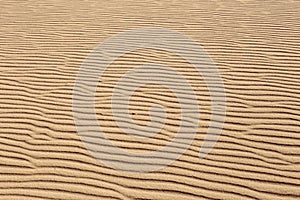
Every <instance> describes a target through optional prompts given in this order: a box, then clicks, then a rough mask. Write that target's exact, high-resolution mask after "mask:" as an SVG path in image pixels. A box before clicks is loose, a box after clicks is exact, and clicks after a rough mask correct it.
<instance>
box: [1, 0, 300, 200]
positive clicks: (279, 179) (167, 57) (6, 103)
mask: <svg viewBox="0 0 300 200" xmlns="http://www.w3.org/2000/svg"><path fill="white" fill-rule="evenodd" d="M0 3H1V4H0V5H1V8H0V144H1V145H0V173H1V175H0V199H13V200H14V199H72V200H73V199H84V200H85V199H124V200H125V199H137V200H138V199H165V200H167V199H168V200H173V199H178V200H193V199H226V200H229V199H230V200H231V199H269V200H276V199H278V200H282V199H294V200H296V199H299V198H300V180H299V179H300V148H299V141H300V135H299V132H300V88H299V86H300V85H299V82H300V49H299V44H300V36H299V35H300V14H299V13H300V12H299V11H300V2H299V1H296V0H295V1H292V0H286V1H252V0H247V1H246V0H245V1H234V0H224V1H216V0H214V1H185V0H183V1H149V0H148V1H138V2H136V1H128V0H125V1H106V0H105V1H104V0H101V1H96V0H95V1H90V0H86V1H72V2H71V1H70V2H68V1H62V0H53V1H51V0H46V1H32V0H29V1H16V0H9V1H1V2H0ZM139 27H164V28H168V29H172V30H176V31H178V32H180V33H182V34H185V35H187V36H189V37H190V38H192V39H193V40H195V41H197V42H199V43H200V44H201V45H202V46H203V47H204V49H205V50H206V51H207V52H208V53H209V55H210V56H211V58H212V59H213V60H214V62H215V64H216V66H217V67H218V69H219V73H220V75H221V77H222V78H223V81H224V87H225V91H226V121H225V123H224V128H223V131H222V134H221V136H220V137H219V141H218V143H217V144H216V146H215V148H214V149H213V150H212V151H211V152H210V154H209V155H207V156H206V157H205V158H203V159H199V157H198V154H199V150H200V147H201V144H202V143H203V139H204V138H205V133H206V132H207V129H208V126H209V122H210V113H211V111H210V110H211V102H210V97H209V93H208V90H207V87H206V85H205V82H204V81H203V79H202V78H201V77H199V76H198V75H197V73H196V72H195V71H193V69H192V68H191V67H190V64H189V63H188V62H186V61H185V60H183V59H182V58H179V57H178V56H176V55H173V54H172V53H170V52H163V51H157V50H153V49H148V50H147V49H146V50H145V49H144V50H139V51H134V52H131V53H128V54H125V55H123V56H122V57H120V58H118V59H117V60H115V62H114V63H112V64H111V66H110V67H109V68H108V69H107V70H106V71H105V73H104V74H103V77H102V79H101V81H100V82H99V85H98V87H97V93H96V98H95V102H96V104H95V105H96V112H97V118H98V119H99V125H101V126H102V127H103V130H104V132H105V133H106V134H107V137H108V138H109V139H110V140H111V141H112V143H113V144H114V145H116V146H119V147H122V148H124V149H126V151H129V152H140V153H143V152H148V151H153V150H157V149H159V148H161V147H163V146H164V145H166V144H167V143H168V141H169V140H170V138H172V137H174V135H175V133H176V132H177V130H178V122H177V121H176V120H178V115H177V114H176V113H178V109H179V106H178V102H176V98H175V96H174V94H173V93H172V92H171V91H169V90H168V89H166V88H163V87H156V86H155V85H146V86H143V87H141V88H140V89H139V90H138V91H136V93H135V94H134V95H133V96H132V99H131V104H130V111H131V115H132V118H133V122H134V123H137V124H140V125H142V126H143V125H146V124H147V122H148V121H149V116H148V112H149V106H150V104H151V103H159V104H161V105H163V106H164V107H166V109H167V110H168V109H171V112H170V113H171V114H170V115H169V116H168V117H169V118H168V119H167V123H166V124H167V125H166V126H165V127H164V128H163V130H162V131H161V134H157V135H155V136H154V137H152V138H149V139H145V138H136V137H130V136H128V135H127V134H124V133H123V132H122V131H120V130H119V129H118V127H117V125H116V124H115V122H114V120H113V117H112V113H111V104H110V100H111V99H110V98H111V95H112V92H113V88H114V85H115V84H116V82H117V81H118V80H119V79H120V77H122V76H123V75H124V73H126V71H127V70H129V69H131V68H133V67H135V66H137V65H141V64H143V63H145V62H153V63H160V64H165V65H168V66H171V67H173V68H174V69H176V70H178V71H179V72H181V73H182V74H183V75H184V76H185V77H186V78H187V79H188V80H189V82H190V83H191V85H192V86H193V88H194V90H195V93H196V94H197V96H198V102H199V106H200V108H201V116H200V118H201V120H200V125H199V129H198V134H197V135H196V138H195V139H194V141H193V143H192V145H191V146H190V147H189V149H188V150H187V151H186V152H185V153H184V154H183V155H182V156H181V157H180V158H179V159H178V160H177V161H175V162H174V163H172V164H171V165H169V166H167V167H165V168H163V169H161V170H159V171H155V172H151V173H136V172H125V171H118V170H115V169H112V168H110V167H109V166H106V165H104V164H103V163H102V162H101V160H98V159H95V158H94V157H93V156H91V154H90V152H89V151H88V150H87V149H86V148H85V146H84V144H83V142H82V141H81V139H80V137H79V135H78V133H77V131H76V127H75V124H74V119H73V113H72V94H73V87H74V83H75V79H76V75H77V72H78V70H79V68H80V65H81V63H82V62H83V61H84V59H85V58H86V57H87V56H88V55H89V53H90V52H91V51H92V50H93V49H94V48H95V47H96V46H97V45H98V44H99V43H101V42H102V41H103V40H104V39H106V38H108V37H110V36H112V35H113V34H116V33H119V32H120V31H124V30H127V29H131V28H139Z"/></svg>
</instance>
